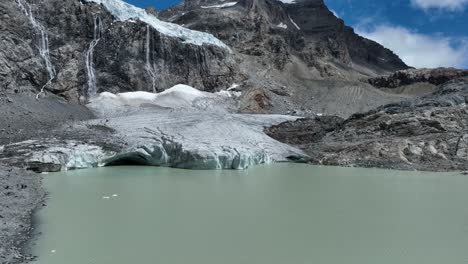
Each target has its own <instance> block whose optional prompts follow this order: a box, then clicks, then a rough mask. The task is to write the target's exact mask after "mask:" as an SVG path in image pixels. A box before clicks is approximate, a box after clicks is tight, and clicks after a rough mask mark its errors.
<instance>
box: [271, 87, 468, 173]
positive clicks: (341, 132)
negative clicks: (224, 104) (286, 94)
mask: <svg viewBox="0 0 468 264" xmlns="http://www.w3.org/2000/svg"><path fill="white" fill-rule="evenodd" d="M467 95H468V81H467V80H457V81H451V82H448V83H446V84H444V85H441V86H439V87H438V88H437V91H436V92H434V93H433V94H432V95H430V96H427V97H423V98H420V99H416V100H411V101H404V102H400V103H396V104H390V105H386V106H382V107H379V108H377V109H375V110H373V111H370V112H366V113H361V114H355V115H353V116H352V117H350V118H349V119H347V120H346V121H344V122H343V123H338V124H335V123H334V122H333V121H328V122H326V123H325V125H326V127H329V128H330V129H329V130H328V131H327V130H325V131H323V130H321V128H320V124H321V123H323V119H317V120H307V121H302V120H299V121H296V122H292V123H291V122H287V123H285V124H281V125H279V126H276V127H273V128H271V129H270V133H269V134H270V135H271V136H272V137H274V138H276V139H278V140H280V141H282V142H290V143H292V144H295V145H299V146H301V147H302V148H303V149H304V150H305V151H306V152H307V154H309V156H311V160H310V161H311V162H312V163H316V164H326V165H340V166H363V167H382V168H391V169H411V170H412V169H417V170H431V171H447V170H467V169H468V162H467V161H468V158H467V157H468V155H467V145H468V142H467V140H468V135H467V134H466V131H468V109H467V107H466V101H465V98H466V96H467ZM331 120H333V119H331ZM310 124H312V125H313V126H311V125H310ZM321 126H324V125H321ZM317 130H318V132H319V133H318V134H317V132H316V131H317ZM324 133H326V135H324ZM291 139H294V140H291Z"/></svg>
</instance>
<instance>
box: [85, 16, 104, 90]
mask: <svg viewBox="0 0 468 264" xmlns="http://www.w3.org/2000/svg"><path fill="white" fill-rule="evenodd" d="M101 32H102V23H101V18H100V17H95V18H94V37H93V41H91V43H90V44H89V48H88V50H87V51H86V58H85V63H86V74H87V75H88V98H92V97H94V96H96V93H97V88H96V72H95V70H94V48H95V47H96V46H97V44H98V43H99V40H101Z"/></svg>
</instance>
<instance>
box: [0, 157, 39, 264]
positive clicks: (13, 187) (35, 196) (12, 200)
mask: <svg viewBox="0 0 468 264" xmlns="http://www.w3.org/2000/svg"><path fill="white" fill-rule="evenodd" d="M41 181H42V177H41V175H40V174H35V173H32V172H28V171H25V170H22V169H18V168H12V167H6V166H3V165H0V245H1V246H0V263H2V264H5V263H8V264H16V263H24V262H27V261H29V260H31V258H32V256H30V255H28V254H26V251H25V245H26V243H27V242H28V241H29V240H30V239H31V238H32V233H33V230H34V226H33V223H32V219H33V215H34V212H35V210H36V209H38V208H40V207H41V206H42V204H43V201H44V197H45V191H44V189H43V187H42V185H41Z"/></svg>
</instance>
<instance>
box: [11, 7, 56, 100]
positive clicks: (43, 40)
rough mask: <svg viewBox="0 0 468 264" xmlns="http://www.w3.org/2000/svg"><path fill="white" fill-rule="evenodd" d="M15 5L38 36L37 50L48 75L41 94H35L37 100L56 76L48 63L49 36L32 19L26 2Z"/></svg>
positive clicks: (49, 62)
mask: <svg viewBox="0 0 468 264" xmlns="http://www.w3.org/2000/svg"><path fill="white" fill-rule="evenodd" d="M16 3H17V4H18V7H19V8H20V10H21V11H22V12H23V13H24V14H25V15H26V16H27V17H28V18H29V22H31V25H32V27H33V29H34V32H35V34H36V36H39V38H38V44H37V48H38V50H39V55H40V56H41V57H42V59H43V60H44V63H45V65H46V69H47V75H48V76H47V77H48V78H47V82H46V84H44V86H42V88H41V92H40V93H38V94H37V96H36V98H39V95H40V94H42V93H44V89H45V88H46V87H47V86H48V85H49V84H50V83H52V81H53V80H54V79H55V76H56V72H55V68H54V66H53V65H52V62H51V61H50V51H49V35H48V34H47V32H46V30H45V28H44V26H42V25H41V24H40V23H39V22H37V21H36V19H35V18H34V16H33V14H32V9H31V6H30V5H29V3H28V2H26V1H24V2H23V1H22V0H16Z"/></svg>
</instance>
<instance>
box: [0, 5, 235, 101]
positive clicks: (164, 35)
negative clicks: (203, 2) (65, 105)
mask: <svg viewBox="0 0 468 264" xmlns="http://www.w3.org/2000/svg"><path fill="white" fill-rule="evenodd" d="M114 2H115V3H119V1H114ZM114 2H113V1H84V0H83V1H80V0H67V1H63V0H47V1H45V0H43V1H41V0H36V1H29V0H7V1H2V2H1V3H0V16H2V20H0V28H1V32H2V33H1V35H2V40H3V41H2V42H1V43H0V45H1V46H0V50H1V52H2V54H1V56H0V68H1V69H2V72H1V73H0V74H1V75H2V78H1V81H0V86H1V87H2V90H3V91H5V90H6V91H8V92H16V93H20V92H23V91H34V92H39V90H40V89H41V88H44V90H46V91H50V92H52V93H54V94H57V95H60V96H62V97H65V98H66V99H67V100H69V101H75V102H76V101H78V100H79V98H81V99H82V100H86V98H87V97H89V95H90V93H92V94H95V93H96V92H101V91H112V92H124V91H136V90H143V91H153V89H154V90H156V91H160V90H164V89H167V88H170V87H171V86H173V85H175V84H178V83H185V84H190V85H192V86H194V87H197V88H199V89H201V90H208V91H214V90H215V89H218V87H229V86H230V85H231V84H232V82H233V81H234V79H235V75H236V70H235V69H236V66H235V63H234V62H233V60H232V59H231V56H230V51H229V48H227V47H226V46H223V44H222V42H220V41H219V40H216V39H215V38H214V37H212V36H210V35H208V34H202V33H197V32H192V31H190V30H186V29H184V28H181V27H178V26H176V25H173V27H174V29H173V30H172V31H171V32H180V35H177V34H171V32H162V30H161V29H160V28H157V27H155V26H154V25H148V23H145V22H143V21H141V20H140V19H138V18H137V16H138V15H142V14H141V13H138V12H141V11H142V10H137V11H138V12H135V14H133V13H130V12H134V10H133V9H128V10H127V9H124V12H129V14H127V15H128V17H127V18H126V19H122V17H117V16H116V15H115V14H112V12H111V11H112V9H111V8H109V6H105V4H108V3H114ZM100 4H101V5H100ZM123 7H126V8H129V7H128V6H125V5H124V6H123ZM143 12H144V11H143ZM143 15H148V16H152V15H151V14H146V13H145V14H143ZM150 19H151V18H150ZM154 20H156V18H154ZM156 21H157V20H156ZM196 38H200V39H201V40H200V41H199V42H197V41H190V40H191V39H196ZM210 40H216V41H217V42H216V41H210ZM220 43H221V44H220Z"/></svg>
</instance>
